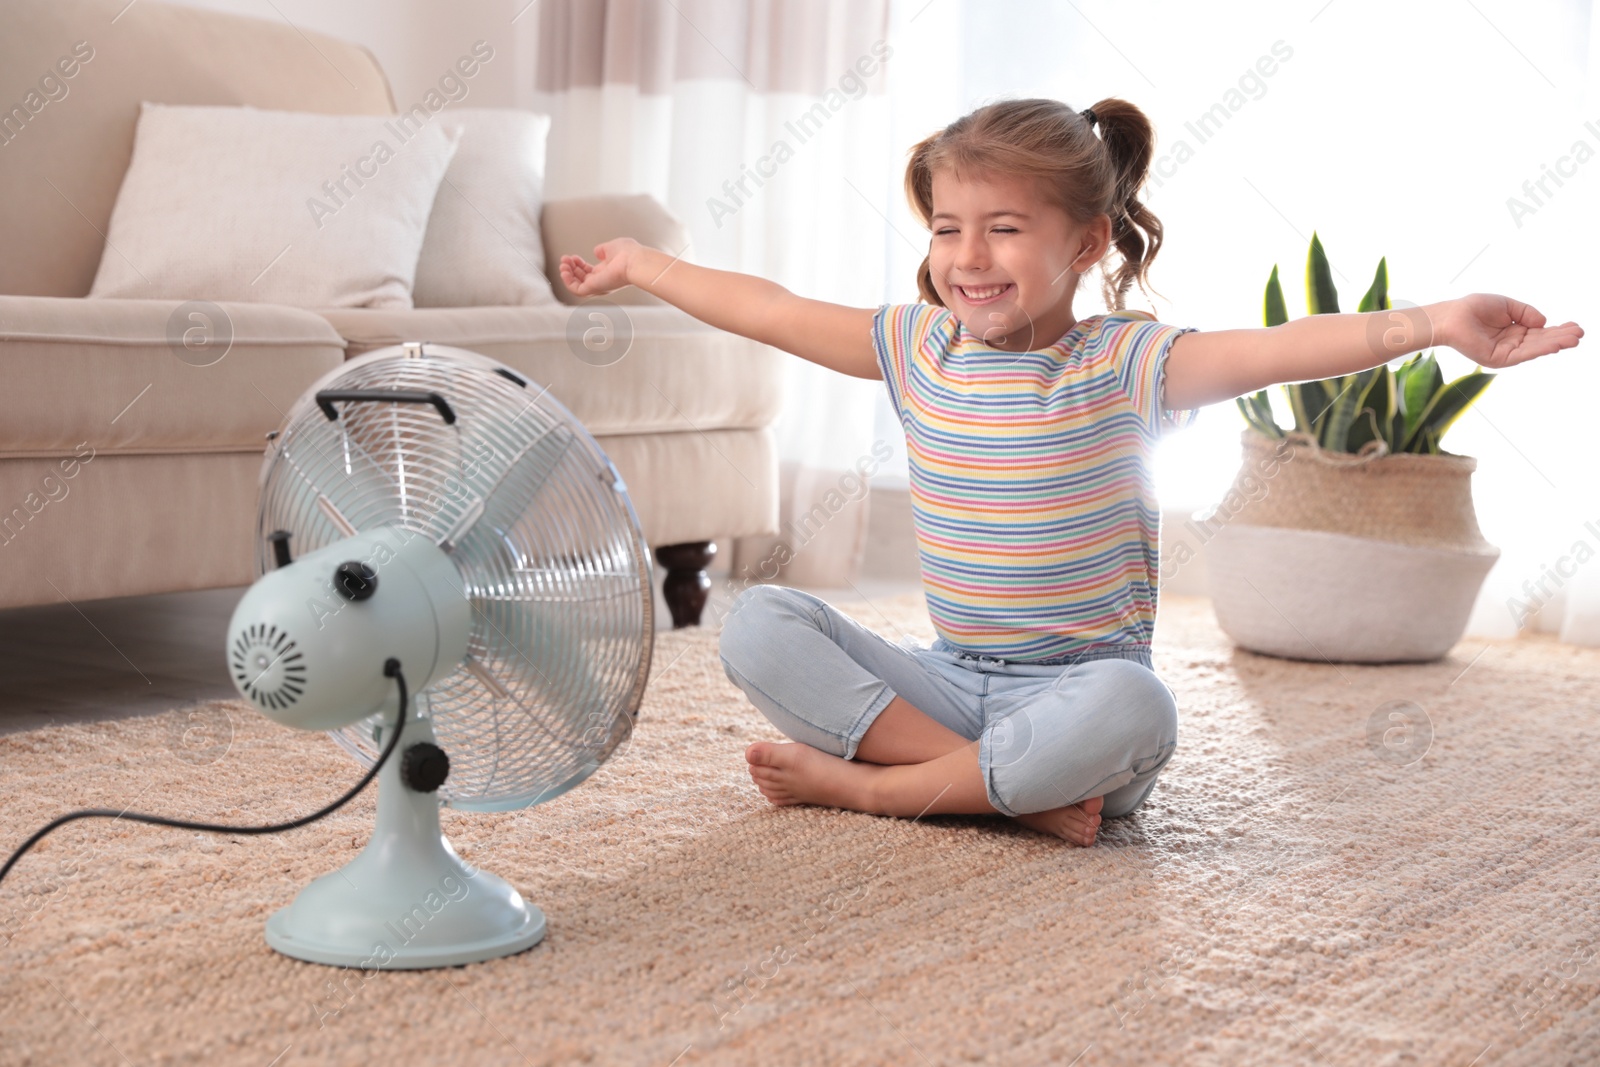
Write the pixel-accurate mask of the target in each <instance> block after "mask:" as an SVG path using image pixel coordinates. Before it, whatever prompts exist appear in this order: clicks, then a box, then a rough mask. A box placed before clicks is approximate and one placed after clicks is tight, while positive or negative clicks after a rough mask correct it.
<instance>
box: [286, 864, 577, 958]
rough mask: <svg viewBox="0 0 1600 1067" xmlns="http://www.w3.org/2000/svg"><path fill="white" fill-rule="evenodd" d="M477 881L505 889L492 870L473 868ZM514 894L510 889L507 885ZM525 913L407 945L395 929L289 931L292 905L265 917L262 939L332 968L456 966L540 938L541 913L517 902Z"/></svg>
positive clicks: (496, 955) (529, 944) (513, 951)
mask: <svg viewBox="0 0 1600 1067" xmlns="http://www.w3.org/2000/svg"><path fill="white" fill-rule="evenodd" d="M477 878H478V879H479V880H484V879H493V881H495V882H499V883H500V884H501V885H504V886H506V888H507V889H511V887H510V886H508V885H506V883H505V882H503V881H501V880H500V879H499V878H495V876H494V875H492V874H488V873H484V872H479V874H478V875H477ZM511 891H512V892H513V893H515V892H516V891H515V890H511ZM523 907H524V908H526V909H527V915H526V918H525V920H524V922H523V924H522V925H521V926H520V927H518V928H516V929H512V930H507V931H504V932H502V933H500V934H496V935H495V936H492V937H486V938H483V939H482V940H479V941H464V942H456V943H454V944H450V945H439V946H427V945H423V946H417V947H412V946H411V945H409V944H407V943H405V942H404V941H403V940H402V939H403V937H404V932H403V931H400V930H399V929H398V928H393V929H388V930H382V931H373V932H371V933H370V935H369V937H368V938H367V939H366V940H364V941H363V940H356V941H350V942H348V943H345V944H338V943H335V942H332V941H317V940H313V939H311V938H308V937H306V936H303V935H297V934H296V933H295V930H294V917H293V915H292V912H293V906H290V907H288V908H282V909H280V910H279V911H278V912H277V913H276V914H274V915H273V916H272V918H270V919H268V920H267V944H268V945H271V946H272V947H273V948H274V949H276V950H277V951H279V952H281V953H283V954H284V955H285V956H291V957H293V958H294V959H297V960H305V961H306V962H307V963H325V964H329V965H331V966H334V967H359V968H361V969H362V970H363V971H366V972H368V973H373V972H377V971H380V970H419V969H423V968H428V967H458V966H460V965H462V964H464V963H479V962H481V961H483V960H492V959H498V958H499V957H501V956H513V955H515V954H517V953H518V952H525V951H527V950H528V949H530V948H532V947H533V946H534V945H537V944H538V943H539V942H540V941H542V940H544V930H545V921H544V912H542V911H540V910H539V909H538V908H537V907H535V906H534V905H532V904H526V903H525V904H523Z"/></svg>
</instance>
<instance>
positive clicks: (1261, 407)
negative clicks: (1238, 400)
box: [1249, 389, 1283, 437]
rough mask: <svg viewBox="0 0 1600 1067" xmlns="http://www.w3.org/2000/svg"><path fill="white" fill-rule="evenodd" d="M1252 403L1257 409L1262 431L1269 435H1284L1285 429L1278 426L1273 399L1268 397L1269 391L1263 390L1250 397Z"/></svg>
mask: <svg viewBox="0 0 1600 1067" xmlns="http://www.w3.org/2000/svg"><path fill="white" fill-rule="evenodd" d="M1249 400H1250V405H1251V407H1253V408H1254V409H1255V413H1256V418H1257V419H1258V420H1259V421H1260V422H1261V425H1262V432H1264V433H1266V434H1267V435H1268V436H1269V437H1282V436H1283V430H1282V428H1281V427H1279V426H1278V420H1277V418H1275V417H1274V416H1273V414H1272V401H1271V400H1270V399H1269V398H1268V397H1267V391H1266V390H1265V389H1263V390H1261V391H1260V392H1259V393H1256V394H1254V395H1253V396H1251V397H1250V398H1249Z"/></svg>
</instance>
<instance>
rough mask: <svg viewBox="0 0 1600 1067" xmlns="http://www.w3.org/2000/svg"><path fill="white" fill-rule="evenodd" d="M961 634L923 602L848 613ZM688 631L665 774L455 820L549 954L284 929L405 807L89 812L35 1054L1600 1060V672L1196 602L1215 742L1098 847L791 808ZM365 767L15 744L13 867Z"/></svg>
mask: <svg viewBox="0 0 1600 1067" xmlns="http://www.w3.org/2000/svg"><path fill="white" fill-rule="evenodd" d="M841 606H842V607H845V608H846V610H848V611H849V612H850V614H852V615H853V616H854V617H856V618H857V619H859V620H860V621H862V622H864V623H866V624H867V625H869V626H872V627H873V628H874V629H877V630H879V632H882V633H885V634H888V635H890V636H891V637H898V636H900V635H901V634H905V633H910V634H914V635H917V636H919V637H921V638H922V639H924V640H926V639H929V638H931V636H932V634H931V631H930V630H929V628H928V625H927V621H926V615H925V614H924V609H923V605H922V603H921V600H920V598H917V597H903V598H897V599H894V600H881V601H879V602H877V603H876V604H867V603H858V604H854V605H841ZM715 637H716V635H715V634H714V633H712V632H704V631H701V632H677V633H671V634H666V635H663V636H662V637H661V639H660V641H659V643H658V645H657V648H656V658H655V667H654V674H655V677H654V681H653V683H652V685H651V688H650V691H649V694H648V696H647V699H646V703H645V707H644V709H643V712H642V715H641V720H640V726H639V729H638V731H637V733H636V735H635V737H634V739H633V742H632V744H631V747H630V748H629V749H628V750H627V752H626V753H625V754H624V755H623V756H622V757H621V758H620V759H618V760H615V761H613V762H612V763H610V764H608V765H607V766H606V767H605V768H603V769H602V770H601V771H600V772H599V773H598V774H597V775H596V776H595V777H594V778H593V779H591V780H590V782H589V783H588V784H586V785H584V786H583V787H582V788H580V789H577V790H575V791H573V792H571V793H569V794H567V795H565V796H563V797H561V798H559V799H557V800H555V801H552V802H550V803H548V804H545V805H543V806H540V807H538V808H535V809H532V810H527V811H520V812H514V813H509V814H499V815H470V814H460V813H455V812H450V811H447V812H445V813H444V822H445V827H446V832H447V833H449V834H450V835H451V837H452V840H453V841H454V842H455V843H456V845H457V846H458V848H459V849H460V850H461V851H462V852H463V853H464V854H465V855H466V856H467V858H468V859H470V860H472V861H473V862H475V863H477V864H479V865H482V866H484V867H486V868H487V869H490V870H493V871H494V872H495V873H497V874H499V875H501V876H503V877H505V878H507V879H508V880H510V881H511V882H512V883H513V884H514V885H516V886H517V887H518V888H519V889H521V890H522V892H523V894H524V895H525V896H526V897H528V898H529V899H530V900H531V901H533V902H534V903H536V904H538V905H539V906H541V907H542V908H543V909H544V910H545V912H546V914H547V915H548V917H549V923H550V926H549V933H548V935H547V936H546V938H545V940H544V942H543V943H542V944H540V945H539V946H537V947H535V948H534V949H532V950H531V951H529V952H526V953H523V954H522V955H519V956H515V957H511V958H508V959H501V960H495V961H492V962H489V963H484V964H477V965H473V966H468V967H462V968H452V969H448V970H442V971H432V972H388V973H378V974H374V975H373V976H372V977H370V978H366V979H363V978H362V977H361V975H360V972H359V971H338V970H332V969H328V968H323V967H318V966H314V965H309V964H304V963H299V962H295V961H292V960H289V959H286V958H283V957H281V956H278V955H276V954H274V953H273V952H272V951H271V950H269V949H268V948H267V946H266V944H265V943H264V942H263V940H262V929H261V928H262V923H263V922H264V920H265V919H266V918H267V916H268V915H269V914H270V913H271V912H272V911H273V910H275V909H276V908H278V907H280V906H282V905H283V904H285V903H287V902H288V901H289V900H290V899H291V898H292V897H293V895H294V893H295V892H296V891H297V890H298V889H299V888H300V887H301V886H302V885H304V884H305V883H306V882H308V881H309V880H310V879H312V878H313V877H315V876H317V875H320V874H322V873H324V872H326V871H328V870H330V869H332V868H333V867H335V866H337V865H339V864H342V863H344V862H345V861H347V860H348V859H349V858H351V857H352V856H353V855H354V854H355V852H356V850H357V849H358V848H359V847H360V846H361V845H362V843H363V842H364V840H365V838H366V834H367V832H368V829H369V827H370V825H371V819H372V816H373V810H374V797H373V795H372V794H371V793H368V794H367V795H364V796H363V797H361V798H360V799H359V800H358V801H357V802H355V803H353V804H351V805H350V806H348V807H347V808H346V809H344V810H342V811H340V812H339V813H337V814H336V815H334V816H332V817H330V818H328V819H326V820H324V821H322V822H320V823H317V824H314V825H312V826H309V827H307V828H304V829H301V830H297V831H294V832H292V833H289V834H284V835H278V836H273V837H269V838H218V837H211V836H205V835H197V834H194V833H186V832H181V831H171V830H162V829H155V828H150V827H144V826H135V825H128V824H113V823H108V822H104V821H99V822H87V823H77V824H74V825H73V826H71V827H69V828H67V829H65V830H63V831H61V832H59V833H58V834H57V835H55V836H54V837H53V838H52V839H50V840H49V841H48V842H46V843H45V845H43V846H41V847H40V848H39V849H38V850H37V851H36V852H34V853H32V854H30V855H29V856H28V857H27V858H26V859H25V860H24V861H23V862H22V863H21V864H20V865H19V867H18V868H17V870H16V872H15V874H14V875H13V877H12V878H9V879H8V880H7V881H6V883H5V884H4V885H0V1006H3V1007H0V1062H4V1063H7V1064H55V1063H74V1064H126V1063H130V1062H131V1063H163V1064H201V1063H204V1064H212V1063H230V1064H231V1063H243V1064H258V1065H262V1067H266V1065H269V1064H271V1065H276V1067H287V1065H290V1064H363V1063H429V1064H432V1063H449V1064H456V1063H461V1064H479V1063H483V1064H501V1063H504V1064H540V1065H543V1064H642V1065H653V1067H669V1065H674V1064H677V1065H681V1067H689V1065H692V1064H789V1063H825V1064H869V1063H870V1064H879V1063H894V1064H957V1063H1006V1064H1034V1063H1038V1064H1045V1063H1051V1064H1078V1065H1082V1067H1088V1065H1091V1064H1106V1063H1119V1064H1121V1063H1125V1064H1151V1063H1185V1064H1229V1065H1231V1064H1241V1063H1264V1064H1301V1063H1304V1064H1362V1065H1372V1064H1402V1063H1403V1064H1446V1065H1456V1067H1468V1065H1489V1064H1503V1063H1521V1064H1565V1063H1592V1062H1595V1061H1596V1059H1597V1058H1600V1003H1597V996H1596V994H1597V992H1600V958H1597V956H1600V947H1597V946H1600V841H1597V834H1600V815H1597V800H1600V755H1597V741H1600V725H1597V721H1596V720H1597V714H1596V713H1597V710H1600V653H1596V652H1594V651H1585V650H1578V649H1574V648H1572V647H1570V646H1562V645H1559V644H1556V643H1555V642H1553V641H1551V640H1549V639H1548V638H1540V637H1534V638H1531V639H1528V638H1525V639H1523V640H1520V641H1516V642H1505V643H1484V642H1479V641H1464V642H1463V643H1462V644H1461V645H1459V646H1458V647H1457V648H1456V649H1455V650H1454V651H1453V652H1452V654H1451V655H1450V656H1449V658H1448V659H1446V660H1444V661H1441V662H1437V663H1432V664H1426V665H1408V666H1383V667H1358V666H1348V665H1330V664H1317V663H1303V662H1293V661H1287V660H1278V659H1272V658H1269V657H1264V656H1257V655H1253V654H1250V653H1247V652H1242V651H1237V650H1235V649H1233V648H1232V647H1231V646H1230V645H1229V643H1228V642H1227V640H1226V639H1225V638H1224V637H1223V636H1222V635H1221V634H1220V632H1219V631H1218V630H1217V629H1216V626H1215V622H1214V619H1213V617H1212V615H1211V611H1210V607H1209V603H1208V602H1207V601H1204V600H1197V599H1185V598H1178V597H1169V598H1166V599H1164V601H1163V604H1162V613H1161V618H1160V624H1159V627H1158V634H1157V647H1156V653H1155V662H1156V667H1157V669H1158V671H1160V672H1161V673H1162V675H1163V676H1164V677H1165V678H1166V679H1167V680H1168V682H1169V683H1170V684H1171V685H1172V686H1173V689H1174V690H1175V691H1176V693H1177V695H1178V700H1179V707H1180V709H1181V715H1182V718H1181V727H1180V740H1179V747H1178V752H1177V755H1176V756H1175V757H1174V759H1173V761H1172V763H1171V764H1170V765H1169V767H1168V769H1167V771H1166V773H1165V774H1164V775H1163V777H1162V779H1161V783H1160V785H1159V787H1158V788H1157V790H1156V792H1155V793H1154V794H1153V796H1152V799H1151V801H1150V802H1149V803H1148V804H1147V805H1146V807H1145V808H1144V809H1143V810H1142V811H1140V812H1139V813H1137V814H1136V815H1134V816H1133V817H1130V818H1127V819H1122V820H1114V821H1111V822H1108V823H1107V824H1106V826H1105V829H1104V831H1103V833H1102V836H1101V841H1102V843H1101V844H1100V845H1099V846H1097V847H1095V848H1093V849H1087V850H1081V849H1074V848H1071V847H1068V846H1065V845H1063V844H1062V843H1061V842H1058V841H1055V840H1052V839H1048V838H1045V837H1042V836H1040V835H1036V834H1034V833H1032V832H1031V831H1028V830H1025V829H1023V828H1021V827H1018V826H1015V825H1013V824H1011V823H1009V822H1008V821H1007V820H1004V819H1002V818H1000V817H997V816H996V817H950V816H944V817H926V818H923V819H921V820H918V821H915V822H912V821H908V820H900V819H892V818H879V817H873V816H867V815H858V814H854V813H846V812H837V811H831V810H824V809H818V808H809V807H801V808H785V809H774V808H770V807H768V806H767V805H766V803H765V802H764V801H763V800H762V799H761V797H760V795H759V794H758V793H757V792H756V791H755V789H754V788H753V786H752V785H751V783H750V781H749V778H748V777H747V775H746V773H745V771H744V770H743V760H742V757H741V753H742V751H743V749H744V747H745V745H746V744H748V743H749V742H750V741H751V740H754V739H758V738H772V739H776V738H777V737H778V734H777V733H776V732H775V731H774V730H773V729H772V727H771V726H770V725H769V724H768V723H767V722H766V720H764V719H763V718H762V717H761V716H760V714H759V713H757V712H756V711H755V710H754V709H753V708H752V707H750V706H749V705H748V704H746V703H745V702H744V701H743V699H742V697H741V695H740V694H739V693H738V691H737V690H735V689H734V688H733V687H732V686H731V685H730V684H729V683H728V681H727V679H726V678H725V677H724V676H723V674H722V671H721V669H720V667H719V665H718V662H717V658H716V651H715V650H716V645H715ZM355 773H356V772H355V768H354V765H353V764H351V763H350V762H349V761H348V760H347V759H346V758H345V757H344V756H343V755H342V753H341V752H340V751H339V750H338V749H336V748H335V747H334V745H333V744H332V743H331V742H330V741H328V740H327V739H326V738H324V737H322V736H321V735H304V734H295V733H293V732H290V731H288V730H285V729H283V728H281V727H277V726H274V725H272V724H271V723H269V722H268V721H267V720H265V719H263V718H262V717H260V716H258V715H255V714H253V713H251V712H250V711H249V710H248V709H247V707H246V706H245V705H243V704H237V703H234V704H213V705H204V706H200V707H195V708H187V709H176V710H174V711H173V712H169V713H167V714H165V715H160V716H153V717H143V718H129V719H123V720H120V721H110V722H101V723H96V724H92V725H81V726H66V727H52V728H48V729H41V730H37V731H32V732H27V733H22V734H16V735H12V736H8V737H4V738H0V788H3V794H4V796H5V797H6V804H5V806H4V808H3V809H0V847H3V848H4V849H6V850H9V849H10V848H11V847H13V846H14V844H15V843H16V842H18V841H20V840H21V839H22V838H23V837H24V836H25V835H26V834H27V833H29V832H31V831H32V830H33V829H34V828H35V827H36V826H38V825H39V824H40V823H42V822H44V821H46V820H47V819H49V818H50V817H52V816H54V815H56V814H58V813H60V812H62V811H64V810H66V809H69V808H74V807H79V806H85V805H92V806H106V807H118V808H121V807H124V806H127V805H134V806H136V807H137V808H139V809H141V810H146V811H160V812H168V813H175V814H187V815H188V816H190V817H196V818H215V819H222V820H236V821H245V820H248V821H264V820H279V819H285V818H289V817H292V816H294V815H296V814H299V813H302V812H304V811H307V810H310V809H312V808H313V807H315V806H317V805H319V804H321V803H323V802H324V801H325V799H327V798H330V797H332V796H334V795H337V793H338V792H340V791H342V790H343V789H344V788H345V787H346V785H347V783H349V782H350V781H352V780H353V778H354V777H355Z"/></svg>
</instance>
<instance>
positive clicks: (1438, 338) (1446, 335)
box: [1433, 293, 1583, 368]
mask: <svg viewBox="0 0 1600 1067" xmlns="http://www.w3.org/2000/svg"><path fill="white" fill-rule="evenodd" d="M1440 311H1441V312H1442V314H1441V315H1440V316H1439V320H1438V321H1436V322H1435V323H1434V329H1433V338H1434V343H1437V344H1443V345H1448V346H1450V347H1451V348H1453V349H1455V350H1456V351H1457V352H1460V353H1461V354H1462V355H1463V356H1466V357H1467V358H1468V359H1470V360H1472V361H1473V362H1474V363H1477V364H1479V365H1480V366H1484V367H1491V368H1501V367H1511V366H1515V365H1516V364H1518V363H1525V362H1527V361H1528V360H1530V359H1536V358H1538V357H1539V356H1547V355H1549V354H1550V353H1552V352H1559V351H1560V350H1561V349H1563V348H1571V347H1572V346H1573V345H1576V344H1577V343H1578V340H1579V339H1580V338H1581V337H1583V327H1581V326H1579V325H1578V324H1577V323H1575V322H1566V323H1562V324H1561V325H1560V326H1551V327H1546V326H1545V324H1544V323H1545V318H1544V316H1543V315H1542V314H1540V313H1539V311H1538V309H1536V308H1534V307H1532V306H1531V305H1528V304H1524V303H1523V302H1522V301H1520V300H1513V299H1511V298H1510V297H1509V296H1496V295H1494V294H1493V293H1473V294H1471V295H1470V296H1464V297H1462V298H1460V299H1459V300H1450V301H1446V302H1445V303H1444V306H1443V307H1442V308H1441V309H1440Z"/></svg>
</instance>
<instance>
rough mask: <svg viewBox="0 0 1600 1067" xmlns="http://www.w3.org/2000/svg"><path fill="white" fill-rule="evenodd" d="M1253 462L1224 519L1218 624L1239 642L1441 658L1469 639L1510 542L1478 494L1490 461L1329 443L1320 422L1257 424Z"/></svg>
mask: <svg viewBox="0 0 1600 1067" xmlns="http://www.w3.org/2000/svg"><path fill="white" fill-rule="evenodd" d="M1242 440H1243V443H1244V462H1243V463H1242V464H1241V466H1240V469H1239V474H1238V476H1237V477H1236V478H1235V479H1234V485H1233V489H1232V490H1231V491H1230V492H1229V494H1228V495H1227V496H1226V497H1224V498H1223V502H1222V504H1220V505H1218V506H1216V507H1213V508H1209V509H1206V510H1205V511H1201V512H1198V513H1196V515H1195V520H1196V522H1198V523H1202V524H1204V526H1205V527H1206V528H1207V529H1208V530H1209V531H1210V536H1209V539H1208V540H1207V542H1206V570H1207V573H1208V576H1209V581H1210V588H1211V598H1212V603H1213V606H1214V608H1215V611H1216V615H1217V623H1218V625H1219V626H1220V627H1221V628H1222V630H1223V632H1224V633H1226V634H1227V635H1228V636H1229V637H1230V638H1231V639H1232V640H1233V641H1234V643H1235V644H1237V645H1239V646H1240V647H1242V648H1247V649H1250V650H1251V651H1253V652H1263V653H1266V654H1268V655H1273V656H1285V657H1290V658H1294V659H1308V660H1319V661H1321V660H1331V661H1335V662H1347V663H1393V662H1415V661H1426V660H1435V659H1439V658H1440V657H1442V656H1444V655H1445V654H1446V653H1447V652H1449V651H1450V649H1451V648H1452V647H1453V646H1454V645H1455V644H1456V642H1457V641H1459V640H1460V639H1461V635H1462V633H1463V632H1465V630H1466V626H1467V618H1468V616H1469V615H1470V614H1471V612H1472V605H1473V603H1474V601H1476V599H1477V596H1478V590H1479V589H1480V588H1481V587H1482V585H1483V580H1484V578H1485V577H1486V576H1487V575H1488V573H1489V569H1490V568H1491V567H1493V566H1494V562H1495V560H1496V559H1498V558H1499V556H1500V550H1499V549H1498V548H1496V547H1494V546H1493V545H1491V544H1489V543H1488V542H1487V541H1485V540H1484V539H1483V534H1482V532H1481V531H1480V530H1479V529H1478V518H1477V514H1476V512H1475V511H1474V510H1473V507H1472V472H1473V471H1474V470H1475V469H1476V468H1477V465H1478V464H1477V460H1475V459H1473V458H1471V457H1470V456H1457V455H1451V454H1449V453H1444V454H1441V455H1437V456H1430V455H1418V454H1413V453H1404V454H1397V455H1388V454H1386V446H1385V445H1384V444H1383V442H1381V441H1373V442H1369V444H1368V445H1367V446H1366V447H1365V448H1363V449H1362V450H1361V451H1360V452H1359V453H1355V454H1351V453H1346V452H1329V451H1326V450H1325V449H1323V448H1321V447H1319V446H1318V445H1317V443H1316V440H1315V439H1314V438H1312V437H1311V436H1309V435H1307V434H1302V433H1290V434H1288V435H1287V436H1286V437H1283V438H1271V437H1266V436H1265V435H1262V434H1259V433H1256V432H1255V431H1254V430H1246V431H1244V433H1243V435H1242Z"/></svg>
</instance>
